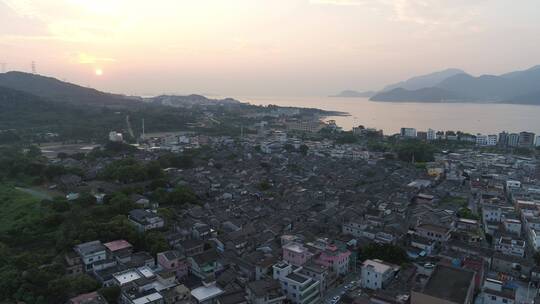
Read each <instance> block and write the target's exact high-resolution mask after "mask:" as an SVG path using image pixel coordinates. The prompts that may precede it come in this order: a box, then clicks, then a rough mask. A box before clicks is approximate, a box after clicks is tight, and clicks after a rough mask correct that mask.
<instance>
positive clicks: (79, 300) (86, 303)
mask: <svg viewBox="0 0 540 304" xmlns="http://www.w3.org/2000/svg"><path fill="white" fill-rule="evenodd" d="M107 303H108V302H107V300H105V298H104V297H103V296H101V295H100V294H99V293H98V292H97V291H94V292H89V293H85V294H80V295H78V296H76V297H73V298H71V299H69V300H68V302H67V304H107Z"/></svg>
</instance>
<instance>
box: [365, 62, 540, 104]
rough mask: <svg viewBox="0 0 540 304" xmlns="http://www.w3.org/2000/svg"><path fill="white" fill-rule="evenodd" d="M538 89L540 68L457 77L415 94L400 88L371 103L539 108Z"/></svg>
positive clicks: (457, 75) (373, 99) (373, 98)
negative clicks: (528, 106) (529, 106)
mask: <svg viewBox="0 0 540 304" xmlns="http://www.w3.org/2000/svg"><path fill="white" fill-rule="evenodd" d="M428 75H432V74H428ZM412 79H414V77H413V78H412ZM401 83H404V82H401ZM538 88H540V65H537V66H534V67H531V68H529V69H526V70H522V71H515V72H509V73H505V74H501V75H488V74H485V75H480V76H478V77H475V76H472V75H470V74H467V73H458V74H455V75H452V76H449V77H447V78H445V79H443V80H441V81H440V82H439V83H437V84H435V85H433V86H430V87H426V88H422V89H416V90H411V89H406V88H401V89H403V90H397V91H396V90H395V89H392V90H390V91H382V92H379V93H377V94H375V95H374V96H372V97H371V98H370V100H372V101H393V102H399V101H419V102H428V100H431V102H441V101H442V102H456V101H457V102H491V103H493V102H496V103H511V104H521V103H522V104H530V105H540V92H539V90H538ZM396 89H397V88H396ZM427 89H430V90H427ZM437 89H441V90H443V91H441V90H437ZM443 97H444V98H443ZM446 97H449V98H446Z"/></svg>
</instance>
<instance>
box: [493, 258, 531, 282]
mask: <svg viewBox="0 0 540 304" xmlns="http://www.w3.org/2000/svg"><path fill="white" fill-rule="evenodd" d="M532 268H533V265H532V263H531V261H529V260H526V259H524V258H520V257H518V256H511V255H506V254H502V253H499V252H495V253H494V254H493V257H492V258H491V270H492V271H495V272H501V273H504V274H507V275H510V276H512V277H515V278H520V277H521V278H527V277H529V276H530V274H531V270H532Z"/></svg>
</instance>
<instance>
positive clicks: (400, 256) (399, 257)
mask: <svg viewBox="0 0 540 304" xmlns="http://www.w3.org/2000/svg"><path fill="white" fill-rule="evenodd" d="M358 257H359V259H360V260H367V259H381V260H383V261H385V262H390V263H393V264H397V265H401V264H403V263H405V262H407V261H408V259H407V253H406V252H405V250H404V249H403V248H401V247H399V246H395V245H389V244H384V245H380V244H375V243H372V244H369V245H367V246H366V247H364V248H362V250H361V251H360V253H359V255H358Z"/></svg>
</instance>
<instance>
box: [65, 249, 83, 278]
mask: <svg viewBox="0 0 540 304" xmlns="http://www.w3.org/2000/svg"><path fill="white" fill-rule="evenodd" d="M64 262H65V267H66V274H67V275H78V274H81V273H83V271H84V266H83V263H82V259H81V257H80V256H79V255H78V254H77V253H76V252H74V251H69V252H68V253H66V254H65V255H64Z"/></svg>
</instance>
